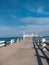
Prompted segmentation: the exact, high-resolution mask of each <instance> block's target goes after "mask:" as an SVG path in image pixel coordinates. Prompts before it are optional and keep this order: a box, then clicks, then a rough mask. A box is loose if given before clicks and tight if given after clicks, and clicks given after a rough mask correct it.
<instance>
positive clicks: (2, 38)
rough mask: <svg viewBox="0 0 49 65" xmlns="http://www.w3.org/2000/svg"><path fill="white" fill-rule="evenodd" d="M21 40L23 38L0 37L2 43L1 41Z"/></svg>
mask: <svg viewBox="0 0 49 65" xmlns="http://www.w3.org/2000/svg"><path fill="white" fill-rule="evenodd" d="M21 38H23V37H0V41H3V40H5V41H9V40H11V39H15V40H17V39H19V40H20V39H21Z"/></svg>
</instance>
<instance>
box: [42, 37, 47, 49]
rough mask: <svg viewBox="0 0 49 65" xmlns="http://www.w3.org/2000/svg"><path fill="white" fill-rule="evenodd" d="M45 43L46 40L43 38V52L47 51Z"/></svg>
mask: <svg viewBox="0 0 49 65" xmlns="http://www.w3.org/2000/svg"><path fill="white" fill-rule="evenodd" d="M45 41H46V40H45V38H43V39H42V49H43V50H46V49H45V48H44V47H45V46H46V44H45Z"/></svg>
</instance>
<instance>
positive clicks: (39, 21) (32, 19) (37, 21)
mask: <svg viewBox="0 0 49 65" xmlns="http://www.w3.org/2000/svg"><path fill="white" fill-rule="evenodd" d="M20 21H22V22H25V23H29V22H30V23H33V22H35V24H37V25H39V24H40V25H41V24H43V25H44V24H45V25H48V24H49V17H41V18H36V17H25V18H22V19H20Z"/></svg>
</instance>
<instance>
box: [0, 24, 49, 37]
mask: <svg viewBox="0 0 49 65" xmlns="http://www.w3.org/2000/svg"><path fill="white" fill-rule="evenodd" d="M48 30H49V25H46V26H40V25H26V26H23V25H22V26H16V27H7V26H6V27H5V26H2V27H0V36H18V35H20V34H22V33H23V32H26V33H39V32H42V31H48ZM48 33H49V32H48Z"/></svg>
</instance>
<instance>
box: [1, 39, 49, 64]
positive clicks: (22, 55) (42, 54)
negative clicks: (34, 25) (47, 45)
mask: <svg viewBox="0 0 49 65" xmlns="http://www.w3.org/2000/svg"><path fill="white" fill-rule="evenodd" d="M0 65H49V51H47V50H46V51H43V50H42V49H41V47H39V46H38V45H37V44H35V43H34V44H33V42H32V39H31V38H30V39H25V40H22V41H20V42H17V43H15V44H13V45H9V46H5V47H2V48H0Z"/></svg>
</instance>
